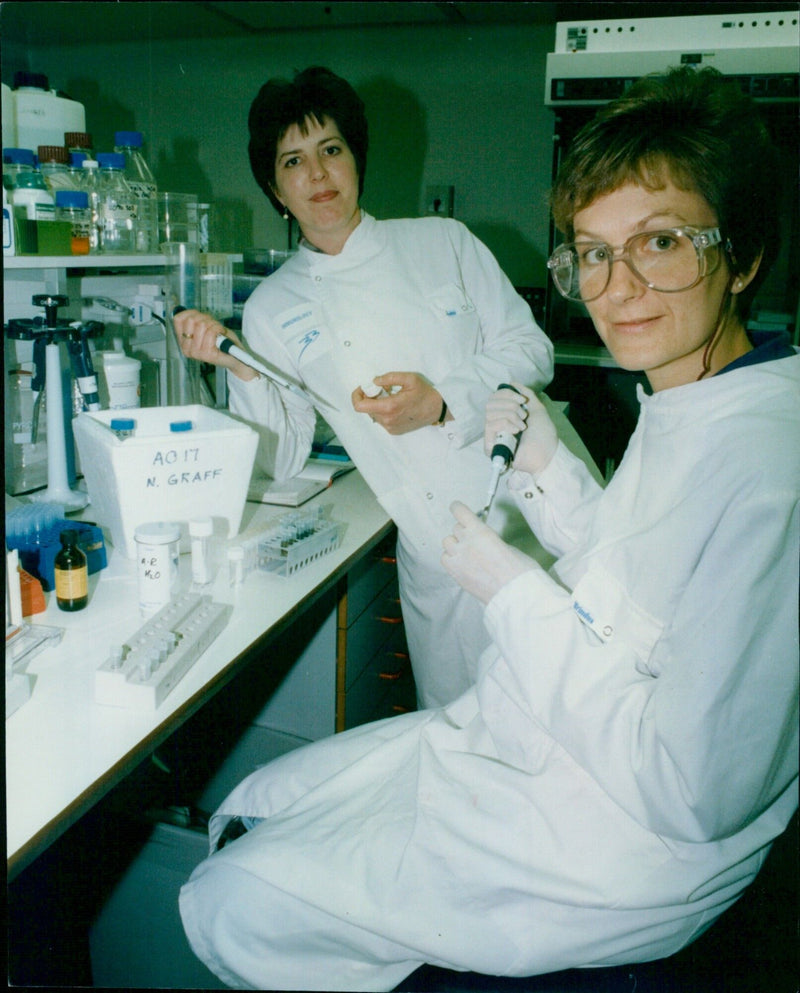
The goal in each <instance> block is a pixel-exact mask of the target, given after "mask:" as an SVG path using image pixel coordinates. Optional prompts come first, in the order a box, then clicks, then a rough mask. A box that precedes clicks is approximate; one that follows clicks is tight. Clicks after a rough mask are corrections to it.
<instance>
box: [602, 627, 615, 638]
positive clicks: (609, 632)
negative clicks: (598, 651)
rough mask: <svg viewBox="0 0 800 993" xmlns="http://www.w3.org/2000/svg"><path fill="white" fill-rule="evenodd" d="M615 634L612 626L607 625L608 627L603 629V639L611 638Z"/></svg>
mask: <svg viewBox="0 0 800 993" xmlns="http://www.w3.org/2000/svg"><path fill="white" fill-rule="evenodd" d="M613 633H614V628H612V627H611V625H610V624H606V626H605V627H604V628H603V637H604V638H610V637H611V635H612V634H613Z"/></svg>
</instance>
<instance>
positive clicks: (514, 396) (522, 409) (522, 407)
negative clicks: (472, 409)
mask: <svg viewBox="0 0 800 993" xmlns="http://www.w3.org/2000/svg"><path fill="white" fill-rule="evenodd" d="M514 388H515V390H518V391H519V392H513V391H512V390H508V389H504V390H498V391H497V392H496V393H494V394H493V395H492V396H491V397H490V398H489V400H488V401H487V403H486V429H485V432H484V442H483V444H484V449H485V450H486V454H487V455H488V454H489V453H490V452H491V449H492V445H493V444H494V439H495V436H496V435H497V434H498V432H506V433H510V434H517V433H519V432H522V434H521V436H520V439H519V444H518V445H517V450H516V453H515V455H514V461H513V463H512V468H514V469H518V470H520V471H521V472H529V473H532V474H533V475H535V474H536V473H538V472H542V470H543V469H545V468H546V467H547V466H548V465H549V463H550V460H551V459H552V458H553V455H554V454H555V451H556V448H557V447H558V434H557V432H556V428H555V425H554V424H553V422H552V421H551V420H550V415H549V414H548V413H547V410H546V408H545V406H544V404H543V403H542V402H541V400H539V398H538V397H537V396H536V394H535V393H533V391H532V390H529V389H528V388H527V387H525V386H521V385H519V384H518V383H516V384H515V385H514Z"/></svg>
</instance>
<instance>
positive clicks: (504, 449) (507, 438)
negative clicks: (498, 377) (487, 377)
mask: <svg viewBox="0 0 800 993" xmlns="http://www.w3.org/2000/svg"><path fill="white" fill-rule="evenodd" d="M497 388H498V390H514V392H515V393H519V390H518V389H516V388H515V387H513V386H510V385H509V384H508V383H501V384H500V385H499V386H498V387H497ZM521 433H522V432H520V434H521ZM519 439H520V435H519V434H513V435H512V434H508V433H507V432H505V431H498V432H497V434H496V435H495V436H494V445H493V446H492V454H491V456H490V457H491V460H492V474H491V476H490V477H489V490H488V493H487V496H486V506H485V507H484V508H483V510H480V511H478V519H479V520H481V521H485V520H486V518H487V517H488V516H489V510H490V509H491V506H492V501H493V500H494V495H495V493H496V492H497V484H498V483H499V482H500V477H501V476H502V475H503V473H504V472H505V471H506V469H508V467H509V466H510V465H511V462H512V460H513V458H514V454H515V452H516V450H517V445H518V444H519Z"/></svg>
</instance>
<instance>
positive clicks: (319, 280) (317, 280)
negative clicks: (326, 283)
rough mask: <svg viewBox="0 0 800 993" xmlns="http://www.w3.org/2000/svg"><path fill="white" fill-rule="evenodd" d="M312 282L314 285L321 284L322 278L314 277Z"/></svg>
mask: <svg viewBox="0 0 800 993" xmlns="http://www.w3.org/2000/svg"><path fill="white" fill-rule="evenodd" d="M314 281H315V282H316V283H321V282H322V276H315V277H314Z"/></svg>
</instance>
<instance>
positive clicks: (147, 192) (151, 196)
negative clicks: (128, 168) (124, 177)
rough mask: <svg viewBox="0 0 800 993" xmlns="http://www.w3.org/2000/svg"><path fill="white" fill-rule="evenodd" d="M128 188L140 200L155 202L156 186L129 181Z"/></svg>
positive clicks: (135, 180)
mask: <svg viewBox="0 0 800 993" xmlns="http://www.w3.org/2000/svg"><path fill="white" fill-rule="evenodd" d="M128 186H130V188H131V190H132V191H133V192H134V194H135V195H136V196H137V197H138V198H139V199H140V200H155V197H156V184H155V183H143V182H142V181H141V180H138V179H129V180H128Z"/></svg>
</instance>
